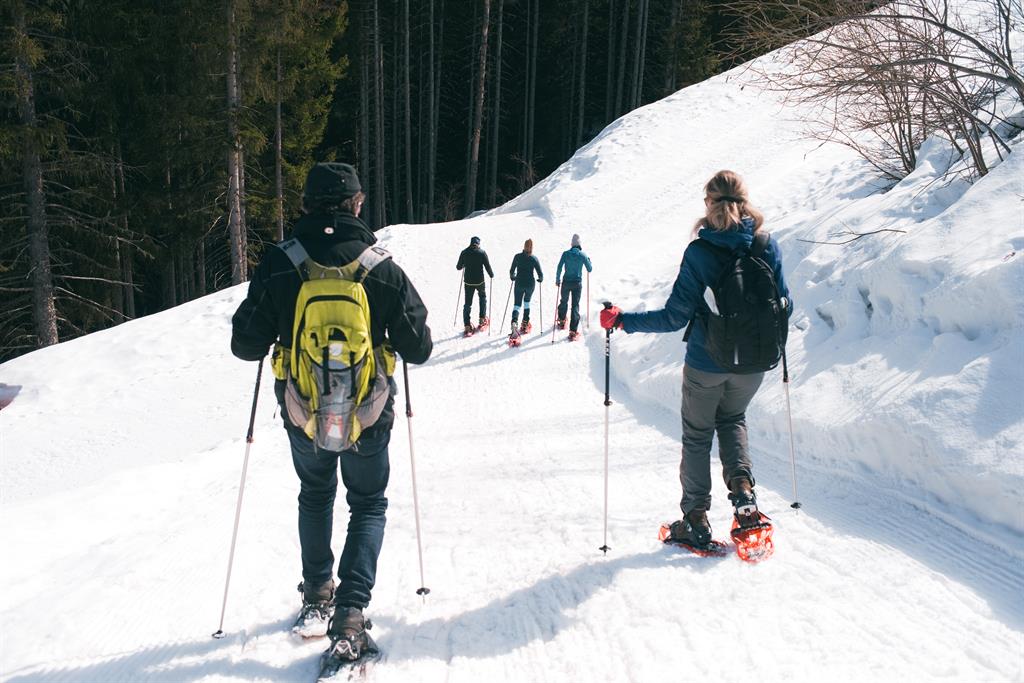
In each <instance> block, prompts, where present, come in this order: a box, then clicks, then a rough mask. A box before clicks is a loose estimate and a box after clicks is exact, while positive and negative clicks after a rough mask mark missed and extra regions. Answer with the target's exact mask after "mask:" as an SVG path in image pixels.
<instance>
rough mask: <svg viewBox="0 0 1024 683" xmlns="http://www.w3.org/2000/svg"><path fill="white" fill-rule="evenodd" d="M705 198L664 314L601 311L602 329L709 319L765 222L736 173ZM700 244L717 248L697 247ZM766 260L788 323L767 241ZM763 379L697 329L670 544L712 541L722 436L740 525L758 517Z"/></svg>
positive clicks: (659, 328) (689, 355)
mask: <svg viewBox="0 0 1024 683" xmlns="http://www.w3.org/2000/svg"><path fill="white" fill-rule="evenodd" d="M704 194H705V196H704V204H705V207H706V209H707V210H706V215H705V216H704V217H703V218H701V219H700V220H699V221H698V222H697V225H696V227H695V228H694V232H695V233H696V236H697V237H699V239H698V240H694V241H692V242H690V244H689V246H687V248H686V251H685V253H684V254H683V262H682V264H681V265H680V267H679V275H678V276H677V277H676V281H675V284H674V285H673V286H672V293H671V294H670V295H669V298H668V301H667V302H666V303H665V307H664V308H663V309H661V310H656V311H647V312H644V313H622V312H621V311H619V309H618V308H616V307H612V308H610V309H605V310H604V311H602V312H601V326H602V327H604V328H606V329H615V328H621V329H623V330H625V331H626V332H627V333H632V332H675V331H677V330H681V329H683V328H684V327H686V326H687V324H688V323H689V322H690V320H691V319H693V318H694V317H696V318H697V319H698V320H699V319H701V317H703V316H707V315H708V314H709V313H710V312H711V309H710V307H709V306H708V303H707V302H706V300H705V292H706V290H707V289H708V288H709V287H712V286H715V285H717V283H718V282H719V280H720V278H721V276H722V273H723V272H724V270H725V268H727V267H729V264H730V263H731V260H730V259H731V257H730V256H729V254H730V252H732V253H734V254H735V253H738V252H740V251H741V250H746V249H749V248H750V246H751V244H752V243H753V241H754V236H755V234H757V233H758V232H759V231H760V230H761V226H762V224H763V223H764V216H763V215H762V214H761V212H760V211H758V210H757V209H756V208H754V207H753V206H752V205H751V204H750V202H749V200H748V198H747V196H748V195H747V188H746V187H745V185H744V183H743V181H742V180H741V179H740V177H739V176H738V175H737V174H735V173H733V172H732V171H720V172H719V173H717V174H716V175H715V176H714V177H713V178H712V179H711V180H710V181H708V183H707V185H706V186H705V188H704ZM702 240H703V241H705V242H706V243H710V245H712V246H711V247H710V248H709V247H708V246H707V245H706V244H698V242H700V241H702ZM715 247H718V248H720V249H717V250H716V249H715ZM719 252H721V253H719ZM722 254H724V255H722ZM762 258H763V259H764V260H765V262H766V263H767V264H768V265H769V266H770V267H771V269H772V271H773V274H774V279H775V284H776V287H777V289H778V293H779V294H780V295H781V296H782V297H784V298H785V299H784V306H785V309H786V311H785V315H786V316H787V317H788V314H789V312H791V311H792V302H791V301H790V299H789V289H788V287H787V286H786V280H785V277H784V276H783V273H782V253H781V251H780V250H779V245H778V243H777V242H776V241H775V239H774V238H769V239H768V243H767V246H766V248H765V251H764V253H763V255H762ZM763 378H764V373H763V372H757V373H753V374H735V373H731V372H728V371H726V370H724V369H723V368H721V367H720V366H718V365H717V364H716V363H715V362H714V361H713V360H712V359H711V356H710V355H709V354H708V349H707V348H706V341H705V330H704V326H703V325H699V324H698V325H694V326H693V327H692V332H691V334H690V337H689V340H688V341H687V344H686V360H685V366H684V369H683V403H682V417H683V457H682V462H681V463H680V466H679V479H680V482H681V483H682V486H683V497H682V501H681V502H680V508H681V509H682V512H683V519H682V520H679V521H677V522H674V523H673V524H672V525H671V527H670V529H671V540H676V541H680V542H683V543H685V544H687V545H692V546H695V547H698V548H702V547H707V545H708V544H709V542H710V541H711V525H710V524H709V523H708V518H707V511H708V510H709V509H710V508H711V464H710V459H709V456H710V453H711V441H712V438H713V437H714V435H715V433H716V432H717V434H718V451H719V452H718V455H719V459H720V460H721V461H722V475H723V477H724V478H725V483H726V485H727V486H728V487H729V491H730V493H729V499H730V500H731V501H732V503H733V506H734V512H735V513H737V519H738V520H739V519H741V517H740V514H741V513H742V519H756V518H757V516H758V515H757V502H756V497H755V495H754V491H753V486H754V475H753V472H752V469H751V462H750V453H749V450H748V447H747V417H746V410H747V405H749V403H750V401H751V399H752V398H753V397H754V394H755V393H756V392H757V390H758V388H759V387H760V386H761V381H762V379H763Z"/></svg>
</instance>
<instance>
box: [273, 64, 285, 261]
mask: <svg viewBox="0 0 1024 683" xmlns="http://www.w3.org/2000/svg"><path fill="white" fill-rule="evenodd" d="M275 85H276V86H277V89H276V92H275V99H276V102H275V103H274V104H275V105H276V106H275V108H274V198H275V201H276V203H277V206H276V207H275V210H276V212H277V241H278V242H281V241H283V240H284V178H283V176H282V171H281V165H282V153H281V135H282V133H281V48H277V82H276V84H275Z"/></svg>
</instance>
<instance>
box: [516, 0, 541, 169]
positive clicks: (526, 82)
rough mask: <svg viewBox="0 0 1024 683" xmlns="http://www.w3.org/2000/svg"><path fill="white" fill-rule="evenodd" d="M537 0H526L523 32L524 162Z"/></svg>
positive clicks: (528, 132)
mask: <svg viewBox="0 0 1024 683" xmlns="http://www.w3.org/2000/svg"><path fill="white" fill-rule="evenodd" d="M538 1H539V0H526V31H525V32H524V34H523V35H525V36H526V44H525V46H524V47H525V49H524V50H523V52H524V53H525V54H526V64H525V66H524V67H523V120H522V124H523V128H522V130H523V137H522V145H521V146H520V156H521V157H522V158H523V162H524V163H525V162H526V160H527V159H528V157H527V154H528V153H529V143H528V142H527V140H526V138H527V137H528V136H529V134H530V126H529V124H528V123H527V122H528V121H529V120H530V59H531V57H532V56H533V55H532V54H531V52H530V37H531V36H532V35H533V34H532V33H530V27H531V26H532V22H533V12H532V9H533V6H532V3H534V2H538Z"/></svg>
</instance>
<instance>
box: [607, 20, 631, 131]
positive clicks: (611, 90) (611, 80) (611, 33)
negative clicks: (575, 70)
mask: <svg viewBox="0 0 1024 683" xmlns="http://www.w3.org/2000/svg"><path fill="white" fill-rule="evenodd" d="M627 2H628V0H627ZM614 55H615V0H608V52H607V53H606V57H607V59H608V70H607V73H606V74H605V79H604V120H605V122H608V121H611V120H612V118H613V116H614V115H615V110H614V109H612V106H613V105H614V104H615V57H614Z"/></svg>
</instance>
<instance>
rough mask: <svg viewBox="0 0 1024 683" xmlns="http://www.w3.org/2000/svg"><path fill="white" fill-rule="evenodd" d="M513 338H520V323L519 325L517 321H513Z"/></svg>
mask: <svg viewBox="0 0 1024 683" xmlns="http://www.w3.org/2000/svg"><path fill="white" fill-rule="evenodd" d="M512 336H513V337H518V336H519V323H517V322H516V321H515V320H513V321H512Z"/></svg>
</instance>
